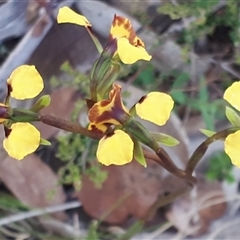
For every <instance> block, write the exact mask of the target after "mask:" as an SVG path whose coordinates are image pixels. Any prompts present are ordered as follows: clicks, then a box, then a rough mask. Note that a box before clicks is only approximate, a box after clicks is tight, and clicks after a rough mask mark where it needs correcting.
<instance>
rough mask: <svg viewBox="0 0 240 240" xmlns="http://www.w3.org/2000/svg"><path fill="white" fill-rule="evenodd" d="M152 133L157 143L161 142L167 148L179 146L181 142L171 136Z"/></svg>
mask: <svg viewBox="0 0 240 240" xmlns="http://www.w3.org/2000/svg"><path fill="white" fill-rule="evenodd" d="M151 133H152V135H153V137H154V138H155V139H156V141H157V142H160V143H162V144H164V145H165V146H168V147H174V146H176V145H178V144H179V141H178V140H177V139H176V138H174V137H172V136H170V135H167V134H164V133H156V132H151Z"/></svg>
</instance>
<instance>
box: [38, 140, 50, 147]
mask: <svg viewBox="0 0 240 240" xmlns="http://www.w3.org/2000/svg"><path fill="white" fill-rule="evenodd" d="M40 144H41V145H44V146H51V143H50V142H49V141H48V140H46V139H44V138H41V139H40Z"/></svg>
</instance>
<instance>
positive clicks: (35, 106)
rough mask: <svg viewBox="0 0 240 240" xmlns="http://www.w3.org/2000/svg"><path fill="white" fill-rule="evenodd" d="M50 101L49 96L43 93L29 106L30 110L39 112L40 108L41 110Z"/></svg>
mask: <svg viewBox="0 0 240 240" xmlns="http://www.w3.org/2000/svg"><path fill="white" fill-rule="evenodd" d="M50 103H51V98H50V96H49V95H43V96H42V97H40V98H39V99H38V100H37V102H35V103H34V104H33V106H32V107H31V110H32V111H33V112H39V111H40V110H42V109H43V108H45V107H47V106H49V104H50Z"/></svg>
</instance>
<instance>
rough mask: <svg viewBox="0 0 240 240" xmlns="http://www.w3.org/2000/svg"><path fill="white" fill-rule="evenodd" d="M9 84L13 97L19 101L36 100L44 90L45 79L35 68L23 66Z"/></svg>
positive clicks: (10, 78) (12, 75) (14, 74)
mask: <svg viewBox="0 0 240 240" xmlns="http://www.w3.org/2000/svg"><path fill="white" fill-rule="evenodd" d="M7 83H8V84H9V85H10V95H11V97H13V98H16V99H19V100H23V99H29V98H34V97H36V96H37V95H38V94H39V93H40V92H41V91H42V90H43V79H42V77H41V76H40V74H39V73H38V71H37V70H36V68H35V66H29V65H22V66H20V67H18V68H16V69H15V70H14V71H13V72H12V74H11V76H10V77H9V79H8V80H7Z"/></svg>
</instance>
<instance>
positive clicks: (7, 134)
mask: <svg viewBox="0 0 240 240" xmlns="http://www.w3.org/2000/svg"><path fill="white" fill-rule="evenodd" d="M4 132H5V137H6V138H8V136H9V135H10V133H11V132H12V129H11V128H7V127H5V126H4Z"/></svg>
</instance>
